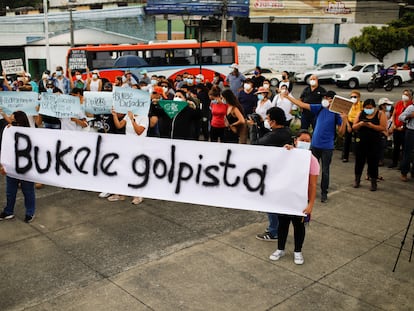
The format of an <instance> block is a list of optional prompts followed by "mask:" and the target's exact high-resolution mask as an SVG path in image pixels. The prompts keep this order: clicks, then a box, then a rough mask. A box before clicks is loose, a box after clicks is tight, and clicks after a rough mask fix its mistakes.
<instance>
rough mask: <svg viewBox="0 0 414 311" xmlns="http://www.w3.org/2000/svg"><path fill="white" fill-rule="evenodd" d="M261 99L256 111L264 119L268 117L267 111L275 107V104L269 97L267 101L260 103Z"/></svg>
mask: <svg viewBox="0 0 414 311" xmlns="http://www.w3.org/2000/svg"><path fill="white" fill-rule="evenodd" d="M260 102H261V100H259V101H257V107H256V111H255V112H256V113H257V114H259V115H260V116H261V117H262V119H263V120H264V119H265V118H266V112H267V110H269V109H270V108H272V107H274V105H273V104H272V102H271V101H270V99H268V100H267V101H265V102H264V103H263V104H261V103H260Z"/></svg>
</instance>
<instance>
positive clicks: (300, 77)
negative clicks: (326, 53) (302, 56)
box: [295, 62, 352, 84]
mask: <svg viewBox="0 0 414 311" xmlns="http://www.w3.org/2000/svg"><path fill="white" fill-rule="evenodd" d="M351 68H352V65H351V63H348V62H329V63H320V64H317V65H315V66H314V67H312V68H309V69H307V70H305V72H297V73H295V79H296V82H302V83H303V82H305V83H306V84H309V78H310V77H311V76H312V75H315V76H317V77H318V80H328V81H332V76H333V75H334V74H335V73H336V72H338V71H339V70H341V71H342V70H351Z"/></svg>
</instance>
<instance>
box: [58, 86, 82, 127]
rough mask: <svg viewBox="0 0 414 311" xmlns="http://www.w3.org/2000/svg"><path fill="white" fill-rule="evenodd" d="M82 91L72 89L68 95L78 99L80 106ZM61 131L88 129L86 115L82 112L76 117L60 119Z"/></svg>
mask: <svg viewBox="0 0 414 311" xmlns="http://www.w3.org/2000/svg"><path fill="white" fill-rule="evenodd" d="M82 94H83V91H82V89H79V88H77V87H75V88H73V89H72V91H71V92H70V95H72V96H74V97H79V102H80V105H82V104H83V95H82ZM60 124H61V129H62V130H70V131H80V130H82V129H86V128H87V127H88V121H86V115H85V113H84V111H83V110H81V113H80V114H79V115H78V117H71V118H61V119H60Z"/></svg>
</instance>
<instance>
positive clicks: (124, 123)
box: [108, 109, 149, 205]
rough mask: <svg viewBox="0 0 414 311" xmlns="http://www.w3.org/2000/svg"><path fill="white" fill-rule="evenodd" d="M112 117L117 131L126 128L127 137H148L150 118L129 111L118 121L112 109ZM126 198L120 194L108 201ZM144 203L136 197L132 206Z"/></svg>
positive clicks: (110, 197)
mask: <svg viewBox="0 0 414 311" xmlns="http://www.w3.org/2000/svg"><path fill="white" fill-rule="evenodd" d="M112 116H113V119H114V124H115V127H116V128H117V129H121V128H125V134H126V135H138V136H140V137H145V136H147V130H148V122H149V120H148V116H139V115H136V114H133V113H132V111H128V113H127V114H126V115H125V117H124V118H123V119H122V120H119V119H118V114H117V112H116V111H115V110H114V109H112ZM124 200H125V197H124V196H123V195H119V194H113V195H111V196H109V197H108V201H111V202H114V201H124ZM142 201H143V198H142V197H134V198H133V199H132V201H131V203H132V204H135V205H138V204H140V203H141V202H142Z"/></svg>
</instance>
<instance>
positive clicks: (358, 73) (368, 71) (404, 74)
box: [333, 63, 412, 89]
mask: <svg viewBox="0 0 414 311" xmlns="http://www.w3.org/2000/svg"><path fill="white" fill-rule="evenodd" d="M383 68H384V64H382V63H361V64H357V65H355V66H354V67H353V68H352V69H351V70H347V71H340V72H337V73H336V74H335V75H334V77H333V80H334V82H335V83H336V85H337V86H339V87H344V86H345V87H348V88H351V89H354V88H358V87H360V86H366V85H367V84H368V83H369V82H371V77H372V75H373V74H374V73H379V72H380V70H383ZM388 68H390V67H388ZM410 73H411V71H410V70H407V69H398V68H397V70H396V72H395V75H394V79H393V83H394V87H397V86H400V85H401V84H402V83H404V82H407V81H410V80H411V79H412V78H411V76H410Z"/></svg>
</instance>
